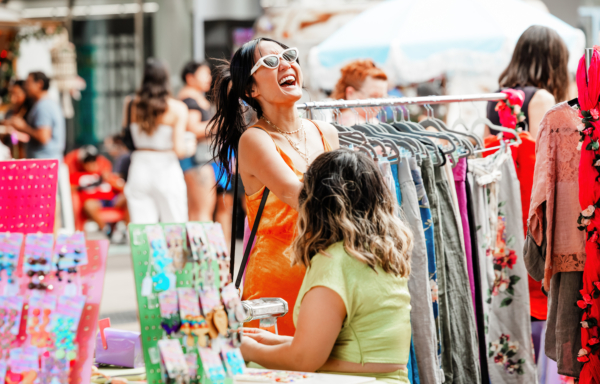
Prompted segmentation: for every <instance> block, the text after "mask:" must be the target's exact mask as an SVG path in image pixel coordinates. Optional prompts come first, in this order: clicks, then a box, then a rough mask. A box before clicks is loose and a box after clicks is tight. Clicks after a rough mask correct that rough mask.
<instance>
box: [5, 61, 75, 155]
mask: <svg viewBox="0 0 600 384" xmlns="http://www.w3.org/2000/svg"><path fill="white" fill-rule="evenodd" d="M49 88H50V79H49V78H48V76H46V75H45V74H44V73H43V72H31V73H30V74H29V76H28V77H27V80H26V81H25V90H26V92H27V96H28V97H29V98H31V99H32V100H33V102H34V104H33V107H32V108H31V110H30V111H29V113H28V114H27V116H26V119H25V118H24V117H23V116H18V115H13V116H11V117H10V118H9V119H8V120H7V124H8V125H10V126H12V127H14V128H15V129H16V130H18V131H20V132H23V133H26V134H28V135H29V136H30V137H31V140H30V141H29V143H28V144H27V157H28V158H32V159H60V160H62V158H63V153H64V150H65V140H66V132H65V118H64V116H63V114H62V111H61V109H60V106H59V104H58V103H57V102H56V101H54V100H52V99H50V98H49V97H48V89H49Z"/></svg>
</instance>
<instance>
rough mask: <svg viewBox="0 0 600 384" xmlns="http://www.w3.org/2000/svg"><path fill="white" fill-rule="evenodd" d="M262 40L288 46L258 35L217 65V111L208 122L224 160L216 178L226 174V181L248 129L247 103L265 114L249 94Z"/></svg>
mask: <svg viewBox="0 0 600 384" xmlns="http://www.w3.org/2000/svg"><path fill="white" fill-rule="evenodd" d="M261 41H271V42H274V43H276V44H278V45H280V46H281V47H282V48H283V49H287V48H288V46H286V45H285V44H283V43H280V42H278V41H275V40H272V39H268V38H266V37H261V38H257V39H254V40H251V41H249V42H247V43H246V44H244V45H243V46H242V47H241V48H240V49H238V50H237V51H236V52H235V53H234V54H233V57H232V58H231V61H230V62H227V61H226V60H224V61H223V64H221V65H220V66H218V67H217V72H218V74H217V80H216V82H215V87H214V89H213V97H212V99H213V100H214V101H215V103H216V109H217V111H216V114H215V115H214V116H213V118H212V119H211V120H210V122H209V126H210V127H212V133H213V140H212V143H211V150H212V152H213V157H214V158H215V159H217V160H218V161H219V163H221V170H220V172H219V175H218V176H217V180H219V179H220V178H221V177H222V176H223V174H226V175H227V182H228V183H229V182H231V178H232V175H233V173H234V170H233V169H232V168H231V164H232V160H233V159H234V158H237V155H238V143H239V141H240V137H241V136H242V134H243V133H244V131H245V130H246V122H245V119H244V114H245V112H247V110H248V107H250V108H252V109H254V110H255V111H256V117H257V118H259V119H260V118H261V117H262V114H263V113H262V108H261V107H260V104H258V101H256V100H254V99H253V98H252V97H251V96H250V94H251V93H252V85H254V78H253V77H252V76H251V75H250V71H251V70H252V67H254V64H256V62H255V60H254V52H255V51H256V49H257V48H258V45H259V43H260V42H261Z"/></svg>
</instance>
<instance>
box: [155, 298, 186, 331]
mask: <svg viewBox="0 0 600 384" xmlns="http://www.w3.org/2000/svg"><path fill="white" fill-rule="evenodd" d="M158 303H159V305H160V316H161V317H162V321H161V323H160V325H161V326H162V328H163V329H164V331H165V332H166V333H167V335H170V334H172V333H175V332H178V331H179V328H181V318H180V317H179V306H178V303H177V291H176V290H175V289H169V290H168V291H164V292H161V293H159V294H158Z"/></svg>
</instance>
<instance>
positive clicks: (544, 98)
mask: <svg viewBox="0 0 600 384" xmlns="http://www.w3.org/2000/svg"><path fill="white" fill-rule="evenodd" d="M554 104H556V100H555V99H554V95H552V94H551V93H550V92H548V91H546V90H545V89H540V90H538V91H537V92H536V93H535V94H534V95H533V97H532V98H531V101H530V102H529V106H530V107H534V108H535V107H548V106H553V105H554Z"/></svg>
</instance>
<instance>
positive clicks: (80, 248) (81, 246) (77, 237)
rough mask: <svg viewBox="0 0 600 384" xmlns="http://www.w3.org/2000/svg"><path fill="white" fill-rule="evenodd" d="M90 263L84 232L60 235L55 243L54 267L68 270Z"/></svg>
mask: <svg viewBox="0 0 600 384" xmlns="http://www.w3.org/2000/svg"><path fill="white" fill-rule="evenodd" d="M87 263H88V258H87V251H86V249H85V237H84V235H83V232H75V233H74V234H73V235H70V236H69V235H58V237H57V238H56V244H55V245H54V263H53V264H54V269H58V270H59V271H60V270H66V269H69V268H75V267H77V266H81V265H86V264H87Z"/></svg>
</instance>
